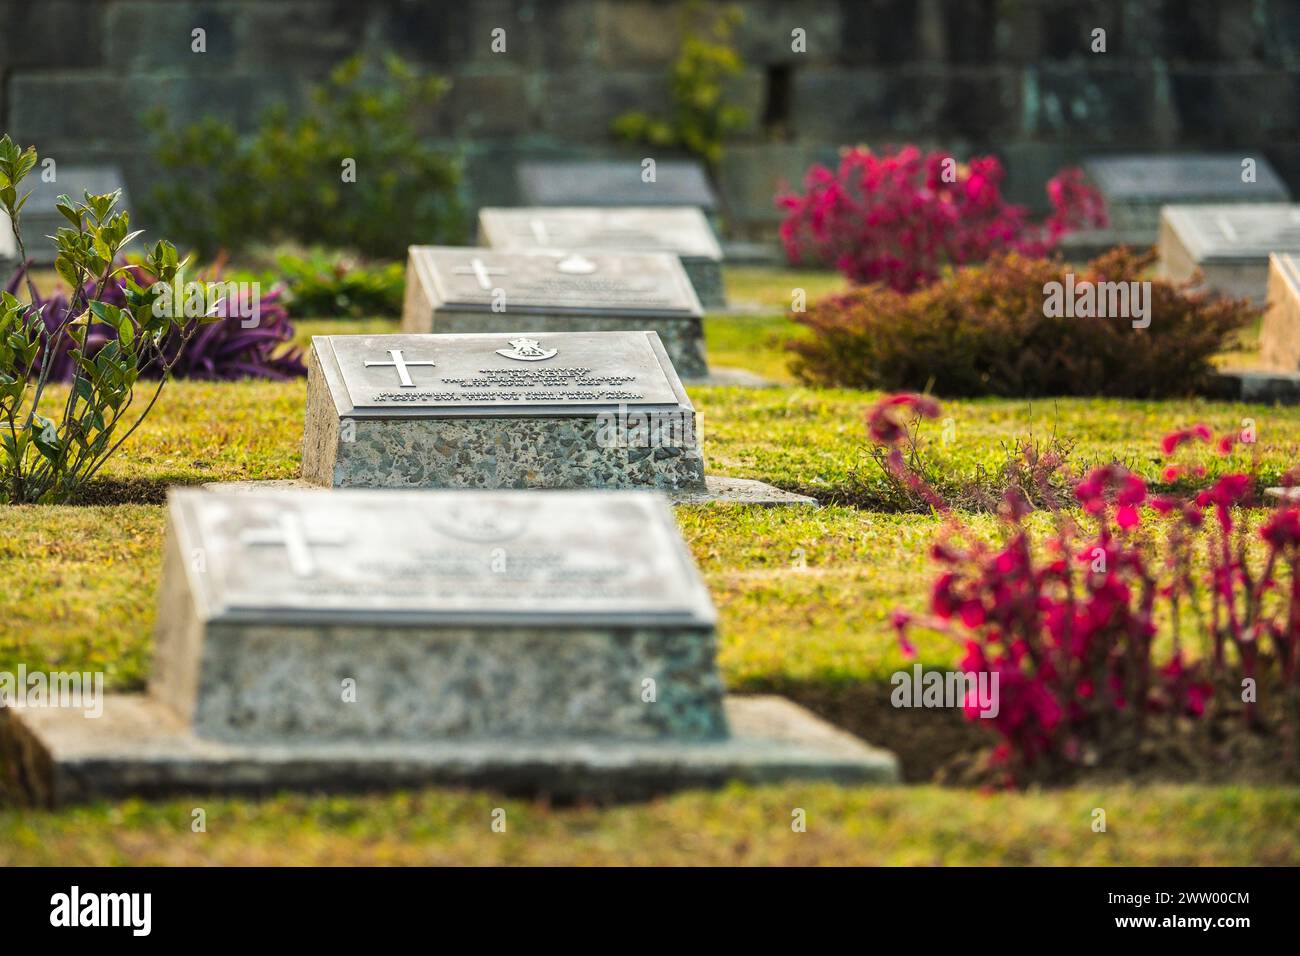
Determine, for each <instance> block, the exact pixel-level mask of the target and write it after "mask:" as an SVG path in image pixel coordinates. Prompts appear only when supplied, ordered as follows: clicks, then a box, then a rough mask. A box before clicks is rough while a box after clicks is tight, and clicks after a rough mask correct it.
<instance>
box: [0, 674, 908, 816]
mask: <svg viewBox="0 0 1300 956" xmlns="http://www.w3.org/2000/svg"><path fill="white" fill-rule="evenodd" d="M725 706H726V712H727V720H728V722H729V723H730V725H731V732H732V736H731V737H730V738H728V739H726V740H720V741H713V742H707V743H678V742H662V743H661V742H654V743H639V742H637V743H631V742H630V743H623V742H618V741H598V740H587V741H564V740H556V741H548V742H536V743H532V742H530V743H523V742H511V741H505V740H482V741H475V742H455V743H453V742H444V741H429V742H403V743H376V742H374V741H365V742H363V743H355V744H349V743H323V744H294V745H287V746H286V745H248V744H228V743H220V742H217V741H212V740H206V739H200V738H198V737H195V736H194V734H193V733H192V732H191V730H190V729H189V728H188V727H187V726H186V725H185V724H184V722H183V721H182V720H181V719H180V718H179V717H177V716H176V715H175V714H174V713H173V712H172V711H171V710H169V709H168V708H166V707H164V706H163V705H161V704H159V703H158V702H157V701H155V700H153V699H152V698H150V697H147V696H145V695H142V694H141V695H112V694H110V695H108V696H106V697H105V698H104V708H103V715H102V716H101V717H99V718H96V719H89V718H87V717H85V716H83V714H82V713H81V711H79V710H72V709H67V708H25V707H8V708H3V709H0V757H2V758H3V765H4V767H5V778H4V779H3V781H2V782H3V784H4V787H5V788H6V789H8V790H9V791H10V792H11V793H13V794H14V795H15V796H17V797H19V798H21V799H24V800H28V801H31V802H34V803H37V804H40V805H47V806H48V805H56V804H67V803H77V802H84V801H87V800H94V799H100V798H112V797H122V796H127V795H138V796H148V797H152V796H162V795H166V794H175V793H213V792H237V793H252V794H259V793H274V792H277V791H280V790H286V789H306V790H323V791H365V790H382V789H388V788H395V787H414V786H424V785H449V786H472V787H484V788H489V789H492V790H499V791H503V792H507V793H519V794H544V795H549V796H552V797H556V798H559V799H636V798H641V797H646V796H651V795H654V794H656V793H662V792H665V791H669V790H675V789H681V788H686V787H708V786H717V785H720V784H722V783H724V782H727V781H731V780H739V781H743V782H747V783H754V784H759V783H768V782H773V781H779V780H786V779H811V780H826V781H834V782H838V783H845V784H861V783H895V782H897V781H898V779H899V770H898V760H897V758H896V757H895V756H894V755H893V754H891V753H889V752H888V751H884V750H880V749H877V748H875V747H871V746H869V745H868V744H865V743H863V742H862V741H860V740H858V739H857V738H856V737H853V736H851V735H850V734H847V733H845V732H844V731H841V730H838V729H836V728H835V727H832V726H831V725H830V724H828V723H826V722H824V721H822V720H820V719H818V718H817V717H814V716H813V715H812V714H811V713H809V712H808V711H806V710H804V709H803V708H802V707H799V706H797V705H796V704H793V703H791V702H790V701H788V700H785V699H784V698H780V697H768V696H762V697H729V698H727V700H726V705H725Z"/></svg>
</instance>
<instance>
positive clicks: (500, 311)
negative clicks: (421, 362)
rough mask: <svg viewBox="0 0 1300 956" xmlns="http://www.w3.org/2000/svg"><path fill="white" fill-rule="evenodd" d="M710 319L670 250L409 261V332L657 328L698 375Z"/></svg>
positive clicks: (426, 253) (682, 368)
mask: <svg viewBox="0 0 1300 956" xmlns="http://www.w3.org/2000/svg"><path fill="white" fill-rule="evenodd" d="M701 315H702V309H701V307H700V302H699V299H698V298H697V297H696V295H695V290H694V288H693V287H692V286H691V281H690V279H689V278H687V276H686V273H685V271H684V270H683V269H682V266H681V262H680V261H679V260H678V259H677V258H676V257H675V256H672V255H669V254H668V253H663V252H640V253H610V252H591V253H565V252H560V251H557V250H543V251H536V250H534V251H531V252H505V251H501V250H497V249H477V248H465V247H456V246H412V247H411V249H410V252H409V255H408V259H407V268H406V301H405V303H404V306H403V310H402V328H403V330H405V331H407V332H440V333H441V332H446V333H467V332H514V331H515V330H517V329H519V328H521V327H524V326H527V327H528V328H529V329H531V330H533V331H535V332H621V331H643V330H651V331H654V332H657V333H658V334H659V339H660V341H661V342H663V344H664V348H665V349H667V351H668V354H669V356H670V357H671V358H672V361H673V365H674V367H676V368H677V370H678V373H679V374H681V375H682V376H683V377H685V378H687V379H692V378H702V377H704V376H706V375H708V372H709V368H708V362H707V360H706V358H705V352H704V330H703V327H702V325H701Z"/></svg>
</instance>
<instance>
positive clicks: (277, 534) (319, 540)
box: [239, 511, 348, 578]
mask: <svg viewBox="0 0 1300 956" xmlns="http://www.w3.org/2000/svg"><path fill="white" fill-rule="evenodd" d="M347 540H348V537H347V535H346V534H345V533H343V532H341V531H310V530H308V529H307V528H306V527H304V525H303V522H302V515H300V514H298V513H297V512H294V511H287V512H285V513H284V514H282V515H280V517H279V520H278V521H277V522H276V526H275V527H272V528H254V529H250V530H248V531H245V532H243V533H242V534H241V535H240V536H239V543H240V544H245V545H249V544H273V545H280V546H281V547H283V548H284V549H285V551H286V552H287V553H288V556H289V567H290V568H292V569H293V573H294V574H296V575H298V577H300V578H309V577H311V576H312V575H314V574H315V573H316V571H317V566H316V559H315V558H314V557H313V556H312V553H311V548H312V545H336V546H337V545H342V544H346V543H347Z"/></svg>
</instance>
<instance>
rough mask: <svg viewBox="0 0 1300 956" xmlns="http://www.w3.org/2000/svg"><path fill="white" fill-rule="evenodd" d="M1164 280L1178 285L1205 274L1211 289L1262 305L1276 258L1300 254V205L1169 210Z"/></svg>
mask: <svg viewBox="0 0 1300 956" xmlns="http://www.w3.org/2000/svg"><path fill="white" fill-rule="evenodd" d="M1159 251H1160V274H1161V275H1162V276H1164V277H1166V278H1169V279H1173V280H1175V281H1181V280H1184V279H1189V278H1191V276H1192V275H1193V274H1194V273H1195V272H1196V270H1197V269H1200V270H1201V271H1202V273H1203V274H1204V282H1205V284H1206V285H1207V286H1209V287H1210V288H1211V289H1215V290H1216V291H1218V292H1222V293H1224V294H1227V295H1234V296H1245V297H1248V298H1252V299H1255V300H1257V301H1260V302H1262V301H1263V300H1264V296H1265V291H1266V286H1267V283H1268V256H1269V254H1270V253H1272V252H1290V253H1300V205H1290V204H1286V203H1243V204H1233V205H1199V206H1166V207H1164V209H1163V210H1162V211H1161V220H1160V242H1159Z"/></svg>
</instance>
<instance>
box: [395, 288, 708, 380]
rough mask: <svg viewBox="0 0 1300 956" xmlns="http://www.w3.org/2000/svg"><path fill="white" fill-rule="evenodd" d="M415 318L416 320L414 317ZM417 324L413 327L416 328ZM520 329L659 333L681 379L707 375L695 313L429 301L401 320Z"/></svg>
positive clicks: (434, 327)
mask: <svg viewBox="0 0 1300 956" xmlns="http://www.w3.org/2000/svg"><path fill="white" fill-rule="evenodd" d="M417 316H418V317H419V320H418V321H417V320H416V317H417ZM417 326H418V327H417ZM520 329H527V330H528V331H529V332H627V331H642V330H644V331H651V332H658V333H659V339H660V341H662V342H663V344H664V349H665V350H666V351H667V352H668V357H669V358H670V359H672V362H673V368H675V369H676V370H677V374H678V375H680V376H681V377H682V378H684V379H691V378H701V377H703V376H706V375H708V374H709V362H708V358H707V357H706V356H705V352H704V326H703V324H702V322H701V320H700V319H699V317H698V316H696V317H693V318H672V317H660V318H655V317H648V316H636V315H632V316H622V317H606V316H587V315H538V314H536V313H533V312H529V313H525V314H521V313H519V312H510V311H506V312H451V311H439V312H437V313H434V312H433V311H432V307H431V306H428V307H427V308H426V310H425V311H418V312H417V311H410V310H408V312H407V313H406V314H405V315H404V317H403V320H402V331H404V332H436V333H438V334H440V335H442V334H451V333H458V332H500V333H502V334H504V335H513V334H516V333H518V332H519V330H520Z"/></svg>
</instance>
